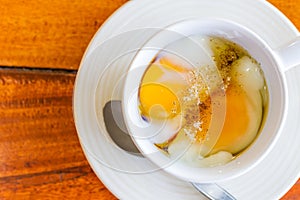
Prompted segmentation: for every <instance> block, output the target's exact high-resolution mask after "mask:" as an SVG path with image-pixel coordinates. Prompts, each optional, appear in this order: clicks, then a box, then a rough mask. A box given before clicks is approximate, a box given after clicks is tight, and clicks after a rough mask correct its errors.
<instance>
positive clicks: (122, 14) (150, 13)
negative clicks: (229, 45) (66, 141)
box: [74, 0, 300, 200]
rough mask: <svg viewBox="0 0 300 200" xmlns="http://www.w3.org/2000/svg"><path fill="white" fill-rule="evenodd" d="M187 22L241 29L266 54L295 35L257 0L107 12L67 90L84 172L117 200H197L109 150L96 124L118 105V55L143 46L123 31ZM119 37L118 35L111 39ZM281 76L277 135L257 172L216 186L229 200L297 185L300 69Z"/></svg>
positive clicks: (183, 2)
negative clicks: (283, 95) (228, 23)
mask: <svg viewBox="0 0 300 200" xmlns="http://www.w3.org/2000/svg"><path fill="white" fill-rule="evenodd" d="M195 17H198V18H199V17H200V18H223V19H228V20H233V21H235V22H237V23H241V24H243V25H244V26H246V27H248V28H249V29H252V30H253V31H255V32H256V33H257V34H258V35H260V37H262V38H263V39H264V40H265V41H266V42H267V43H268V44H269V46H270V47H271V48H273V49H277V48H279V47H281V46H283V45H284V44H287V43H288V42H289V41H292V40H294V39H295V38H296V37H297V36H299V35H300V34H299V32H298V31H297V29H296V28H295V27H294V26H293V24H292V23H291V22H290V21H289V20H288V19H287V18H286V17H285V16H284V15H283V14H281V13H280V12H279V11H278V10H277V9H275V8H274V7H273V6H271V5H270V4H269V3H267V2H266V1H262V0H260V1H254V0H243V1H241V0H214V1H209V0H178V1H176V2H175V1H174V0H161V1H153V0H134V1H130V2H128V3H127V4H125V5H124V6H123V7H121V8H120V9H119V10H118V11H117V12H115V14H114V15H112V16H111V17H110V18H109V19H108V20H107V21H106V23H105V24H104V25H103V26H102V27H101V29H100V30H99V31H98V32H97V33H96V35H95V37H94V38H93V40H92V42H91V43H90V45H89V47H88V49H87V51H86V53H85V55H84V57H83V60H82V63H81V67H80V70H79V72H78V74H77V78H76V83H75V91H74V118H75V123H76V128H77V131H78V136H79V139H80V142H81V144H82V147H83V150H84V152H85V155H86V157H87V159H88V160H89V162H90V165H91V167H92V168H93V170H94V171H95V173H96V174H97V176H98V177H99V179H100V180H101V181H102V182H103V183H104V184H105V185H106V186H107V187H108V188H109V190H110V191H111V192H112V193H113V194H114V195H116V196H117V197H118V198H119V199H130V200H132V199H188V200H189V199H191V200H192V199H195V200H196V199H197V200H198V199H205V198H204V197H203V196H202V195H201V194H200V193H199V192H197V191H196V190H195V189H194V188H193V187H192V185H191V184H189V183H187V182H183V181H181V180H178V179H176V178H174V177H172V176H170V175H168V174H166V173H165V172H163V171H160V170H153V169H154V168H153V165H152V164H151V163H150V162H148V161H147V160H146V159H144V158H139V157H136V156H133V155H130V154H128V153H126V152H123V151H121V150H120V149H118V148H116V147H115V146H114V145H113V144H112V141H111V140H110V139H109V137H107V133H106V130H105V128H104V124H103V118H102V107H103V105H104V104H105V102H107V101H108V100H110V99H111V98H113V99H118V98H119V92H118V91H116V92H114V91H112V89H113V88H114V85H115V84H117V83H118V81H119V78H120V74H123V73H125V72H126V70H127V67H128V66H127V65H128V64H129V63H128V60H130V58H132V56H134V52H131V51H128V50H126V48H129V49H130V50H132V49H134V48H136V47H139V45H141V43H142V42H143V40H142V39H140V38H135V37H133V36H132V34H131V33H132V32H130V31H131V30H136V29H140V28H149V27H150V28H162V27H165V26H168V25H170V24H173V23H175V22H177V21H181V20H183V19H188V18H195ZM151 30H152V29H151ZM153 30H155V29H153ZM128 31H129V32H128ZM124 32H127V33H125V34H124ZM138 32H139V31H138ZM120 33H123V34H121V35H122V36H120V37H119V36H118V35H119V34H120ZM114 36H115V37H114ZM110 38H113V39H110ZM145 38H147V34H145ZM145 38H144V39H145ZM119 55H121V56H120V57H118V59H116V57H117V56H119ZM286 75H287V80H288V87H289V95H290V97H291V98H290V100H289V111H288V116H287V123H286V125H285V127H284V134H283V135H282V136H281V137H280V138H279V141H278V143H277V144H276V146H275V147H274V149H273V150H272V151H271V153H270V154H269V155H268V156H267V157H266V158H265V159H264V160H263V161H262V162H261V163H260V164H259V165H258V166H257V167H255V168H254V169H252V170H251V171H249V172H248V173H246V174H244V175H242V176H240V177H238V178H235V179H233V180H230V181H226V182H220V183H218V184H219V185H221V186H222V187H224V188H225V189H227V190H228V191H229V192H230V193H231V194H232V195H233V196H235V197H236V198H237V199H243V200H244V199H245V200H247V199H249V200H250V199H264V200H268V199H279V198H280V197H281V196H283V195H284V194H285V193H286V192H287V191H288V190H289V189H290V188H291V186H292V185H293V184H294V183H295V182H296V181H297V180H298V178H299V175H300V157H299V156H298V152H299V149H298V148H299V146H300V135H299V134H298V132H299V131H300V123H298V122H297V121H296V120H295V119H300V112H299V110H300V105H299V102H300V84H299V81H298V80H300V68H299V67H298V68H294V69H291V70H290V71H288V72H286ZM117 90H118V89H117Z"/></svg>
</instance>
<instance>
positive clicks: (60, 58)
mask: <svg viewBox="0 0 300 200" xmlns="http://www.w3.org/2000/svg"><path fill="white" fill-rule="evenodd" d="M125 2H126V0H88V1H84V0H74V1H71V0H53V1H48V0H27V1H24V0H14V1H11V0H1V1H0V11H1V14H0V30H1V34H0V65H2V66H26V67H39V68H65V69H77V68H78V66H79V63H80V60H81V57H82V55H83V52H84V50H85V49H86V47H87V45H88V43H89V41H90V39H91V38H92V36H93V35H94V34H95V32H96V30H97V29H98V28H99V27H100V25H101V24H102V23H103V22H104V21H105V20H106V19H107V18H108V17H109V16H110V15H111V14H112V13H113V12H114V11H115V10H116V9H117V8H118V7H120V6H121V5H122V4H124V3H125Z"/></svg>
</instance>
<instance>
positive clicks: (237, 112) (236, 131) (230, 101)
mask: <svg viewBox="0 0 300 200" xmlns="http://www.w3.org/2000/svg"><path fill="white" fill-rule="evenodd" d="M211 106H212V105H210V106H208V107H207V108H206V109H208V110H211ZM200 110H201V109H200ZM248 112H249V110H248V101H247V95H246V93H245V92H244V91H242V90H240V89H236V88H228V89H227V91H226V114H225V121H224V124H223V129H222V132H221V134H220V136H219V138H218V141H217V143H216V144H215V146H214V147H213V150H212V152H211V153H212V154H213V153H216V152H218V151H229V152H231V153H238V151H240V150H241V149H236V147H238V146H239V143H240V142H241V141H243V139H244V137H245V133H247V130H248V127H249V124H250V118H249V115H248ZM204 113H205V111H204ZM200 115H201V113H200ZM202 116H203V117H205V119H202V120H204V121H205V123H203V124H204V126H206V128H204V129H203V131H201V132H198V133H197V134H201V135H202V137H201V138H203V135H204V134H206V133H204V131H205V132H206V131H207V130H208V128H209V127H208V126H207V124H209V123H210V121H211V119H212V114H210V115H208V114H207V112H206V115H202ZM215 120H222V119H218V116H216V118H215Z"/></svg>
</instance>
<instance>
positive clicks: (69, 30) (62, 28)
mask: <svg viewBox="0 0 300 200" xmlns="http://www.w3.org/2000/svg"><path fill="white" fill-rule="evenodd" d="M126 1H127V0H89V1H82V0H74V1H71V0H52V1H49V0H29V1H23V0H15V1H11V0H1V2H0V10H1V15H0V30H1V33H0V66H27V67H39V68H64V69H77V68H78V66H79V63H80V60H81V57H82V54H83V52H84V50H85V48H86V47H87V45H88V43H89V41H90V39H91V38H92V36H93V35H94V34H95V32H96V30H97V29H98V28H99V27H100V25H101V24H102V23H103V22H104V21H105V20H106V19H107V18H108V16H110V15H111V14H112V13H113V12H114V11H115V10H116V9H117V8H118V7H120V6H121V5H123V4H124V3H125V2H126ZM270 2H271V3H273V4H274V5H275V6H277V7H278V8H279V9H280V10H281V11H282V12H283V13H284V14H286V15H287V16H288V17H289V18H290V19H291V20H292V21H293V22H294V23H295V25H296V26H297V27H298V28H299V29H300V15H299V12H298V11H299V10H300V0H270Z"/></svg>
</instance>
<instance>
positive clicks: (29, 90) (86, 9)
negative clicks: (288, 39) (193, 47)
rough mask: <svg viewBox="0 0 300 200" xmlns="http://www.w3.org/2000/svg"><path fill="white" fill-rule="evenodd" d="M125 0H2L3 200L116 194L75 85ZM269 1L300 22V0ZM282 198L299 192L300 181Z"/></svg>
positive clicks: (0, 179) (0, 182) (109, 196)
mask: <svg viewBox="0 0 300 200" xmlns="http://www.w3.org/2000/svg"><path fill="white" fill-rule="evenodd" d="M125 2H126V0H86V1H83V0H72V1H71V0H52V1H49V0H28V1H24V0H15V1H12V0H0V30H1V31H0V199H108V200H112V199H116V197H114V196H113V194H111V193H110V192H109V191H108V190H107V189H106V187H105V186H104V185H103V184H102V183H101V181H100V180H99V179H98V178H97V177H96V176H95V174H94V173H93V171H92V170H91V168H90V167H89V164H88V162H87V160H86V158H85V156H84V155H83V152H82V150H81V147H80V144H79V141H78V137H77V133H76V130H75V126H74V121H73V116H72V92H73V85H74V80H75V77H76V72H77V69H78V67H79V62H80V59H81V57H82V54H83V52H84V50H85V48H86V47H87V45H88V42H89V41H90V39H91V38H92V36H93V35H94V33H95V32H96V31H97V29H98V28H99V27H100V25H101V24H102V23H103V22H104V21H105V20H106V19H107V18H108V17H109V16H110V15H111V14H112V13H113V12H114V11H115V10H116V9H117V8H118V7H120V6H121V5H122V4H124V3H125ZM270 2H271V3H273V4H274V5H275V6H276V7H278V8H279V9H280V10H281V11H282V12H283V13H284V14H285V15H287V16H288V17H289V18H290V19H291V21H292V22H293V23H294V24H295V25H296V26H297V27H298V29H300V0H270ZM266 181H267V180H266ZM274 184H276V183H274ZM282 199H283V200H292V199H300V181H298V182H297V183H296V184H295V185H294V186H293V187H292V188H291V190H290V191H289V192H288V193H287V194H286V195H285V196H284V197H283V198H282Z"/></svg>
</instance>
